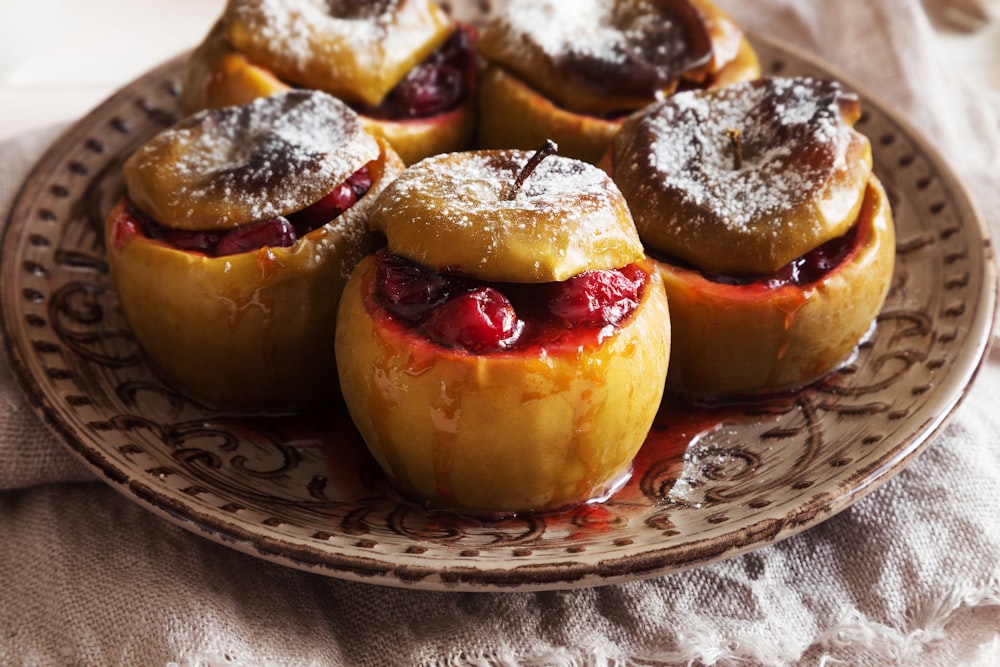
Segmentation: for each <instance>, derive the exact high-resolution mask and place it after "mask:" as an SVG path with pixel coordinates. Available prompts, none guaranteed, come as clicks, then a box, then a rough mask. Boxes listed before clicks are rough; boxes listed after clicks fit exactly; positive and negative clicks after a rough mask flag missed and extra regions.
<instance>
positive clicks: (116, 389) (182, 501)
mask: <svg viewBox="0 0 1000 667" xmlns="http://www.w3.org/2000/svg"><path fill="white" fill-rule="evenodd" d="M463 7H464V8H465V9H466V10H468V11H472V12H473V13H475V12H479V11H485V10H488V7H485V6H484V7H480V6H473V4H472V3H468V5H466V4H464V3H463ZM470 7H471V9H470ZM754 45H755V47H756V48H757V51H758V54H759V55H760V57H761V61H762V65H763V69H764V71H765V73H773V74H783V75H798V74H802V75H812V76H836V75H835V74H831V73H830V71H829V70H828V69H827V68H825V67H824V66H823V65H822V64H820V63H818V62H816V61H813V60H811V59H809V58H808V57H806V56H804V55H802V54H799V53H796V52H794V51H791V50H789V49H788V48H787V47H784V46H782V45H780V44H777V43H774V42H770V41H767V40H764V39H760V38H756V39H755V40H754ZM181 67H182V64H181V61H180V60H177V61H173V62H170V63H167V64H165V65H164V66H163V67H161V68H159V69H157V70H155V71H153V72H151V73H149V74H148V75H146V76H145V77H143V78H142V79H140V80H138V81H136V82H134V83H133V84H131V85H130V86H128V87H127V88H125V89H124V90H122V91H121V92H119V93H118V94H116V95H115V96H113V97H112V98H110V99H109V100H107V101H106V102H105V103H104V104H103V105H102V106H100V107H99V108H98V109H96V110H95V111H94V112H93V113H92V114H90V115H89V116H87V117H86V118H85V119H83V120H82V121H81V122H80V123H79V124H77V125H76V126H75V127H73V128H72V129H70V130H69V131H68V132H67V133H66V134H65V135H64V136H63V137H62V138H61V139H60V140H59V141H57V143H56V144H55V145H54V146H53V147H52V148H51V149H50V151H49V152H48V153H47V154H46V155H45V156H44V157H43V159H42V160H41V161H40V162H39V164H38V165H37V166H36V167H35V169H34V171H33V172H32V174H31V175H30V177H29V179H28V180H27V182H26V184H25V186H24V188H23V189H22V191H21V193H20V195H19V196H18V198H17V200H16V203H15V205H14V207H13V209H12V211H11V214H10V219H9V223H8V226H7V229H6V231H5V236H4V240H3V247H2V266H0V270H2V283H0V284H2V285H3V303H2V306H3V311H2V314H3V320H2V322H3V327H4V332H5V334H6V342H7V345H8V349H9V352H10V357H11V360H12V365H13V367H14V370H15V372H16V373H17V375H18V377H19V379H20V380H21V381H22V384H23V386H24V388H25V390H26V391H27V393H28V394H29V395H30V396H31V398H32V399H33V402H34V403H35V404H36V405H37V406H38V409H39V412H40V414H41V415H42V416H43V418H44V419H45V420H46V422H47V423H49V424H50V425H51V426H52V427H53V428H54V430H55V431H57V433H58V435H59V436H60V437H61V438H62V439H63V440H64V441H65V442H66V444H67V445H68V447H69V448H70V449H71V450H72V451H74V452H76V453H77V454H78V455H80V456H81V457H82V458H83V459H84V460H85V461H86V462H87V463H88V464H89V465H90V466H92V467H93V468H94V469H95V470H97V471H98V472H100V473H101V474H102V475H103V477H104V478H105V479H107V480H108V481H109V483H110V484H112V485H113V486H114V487H115V488H117V489H118V490H119V491H121V492H122V493H123V494H125V495H126V496H128V497H130V498H132V499H133V500H135V501H137V502H139V503H140V504H142V505H143V506H145V507H147V508H148V509H150V510H152V511H153V512H156V513H157V514H159V515H161V516H163V517H166V518H167V519H169V520H171V521H174V522H177V523H179V524H180V525H183V526H185V527H188V528H190V529H192V530H193V531H195V532H197V533H198V534H201V535H206V536H208V537H210V538H212V539H215V540H217V541H219V542H220V543H223V544H226V545H229V546H231V547H234V548H236V549H239V550H241V551H244V552H246V553H250V554H252V555H255V556H258V557H262V558H266V559H269V560H272V561H274V562H278V563H281V564H284V565H288V566H292V567H296V568H300V569H303V570H309V571H313V572H318V573H323V574H328V575H332V576H338V577H343V578H347V579H351V580H357V581H371V582H375V583H380V584H388V585H395V586H406V587H416V588H424V589H440V590H509V589H518V590H538V589H558V588H572V587H579V586H589V585H597V584H603V583H610V582H618V581H625V580H629V579H634V578H639V577H648V576H653V575H657V574H663V573H668V572H673V571H677V570H680V569H684V568H688V567H693V566H696V565H699V564H702V563H706V562H710V561H713V560H717V559H720V558H725V557H728V556H732V555H735V554H738V553H741V552H744V551H748V550H751V549H754V548H757V547H760V546H763V545H766V544H770V543H772V542H774V541H776V540H779V539H782V538H784V537H787V536H789V535H792V534H794V533H795V532H797V531H800V530H803V529H805V528H808V527H809V526H812V525H814V524H816V523H818V522H819V521H822V520H823V519H825V518H827V517H828V516H830V515H832V514H833V513H835V512H837V511H839V510H841V509H843V508H845V507H847V506H848V505H850V504H851V503H852V502H854V501H855V500H857V499H858V498H859V497H861V496H862V495H863V494H865V493H867V492H869V491H870V490H872V489H874V488H876V487H877V486H878V485H879V484H881V483H882V482H884V481H885V480H886V479H888V478H889V477H891V475H892V474H893V473H895V472H897V471H898V470H899V469H900V468H901V466H903V465H905V463H906V462H908V461H909V460H911V459H912V458H913V457H914V456H915V455H916V454H917V453H919V452H920V451H921V450H922V449H923V448H924V447H926V446H927V444H928V442H929V438H930V436H931V435H932V434H934V433H935V432H937V430H938V429H940V427H941V426H942V425H943V423H944V421H945V419H946V418H947V416H948V415H949V414H950V412H951V411H952V410H953V409H954V408H955V406H956V405H957V404H958V402H959V401H960V400H961V397H962V395H963V394H964V392H965V391H966V389H967V384H968V382H969V381H970V380H971V378H972V377H973V376H974V375H975V372H976V369H977V368H978V365H979V364H980V363H981V361H982V357H983V354H984V351H985V346H986V342H987V340H988V338H989V329H990V326H991V323H992V318H993V312H994V309H995V307H996V294H995V269H994V266H993V254H992V248H991V245H990V242H989V239H988V237H987V234H986V232H985V227H984V225H983V223H982V221H981V220H980V218H979V217H978V215H977V213H976V211H975V210H974V207H973V206H972V205H971V204H970V202H969V200H968V197H967V196H966V195H965V193H964V190H963V189H962V187H961V185H960V184H959V183H958V182H957V181H956V179H955V177H954V176H953V175H952V174H951V172H950V171H949V170H948V168H947V166H946V165H945V164H944V163H943V161H942V159H941V158H940V156H939V155H938V154H937V153H935V152H934V150H933V149H932V148H931V145H930V143H929V142H928V141H926V140H925V139H923V138H922V137H921V136H920V135H919V133H918V132H917V131H916V130H914V129H913V128H912V127H910V126H909V125H908V124H907V123H906V122H905V121H904V120H902V119H901V117H899V116H898V115H896V114H895V113H893V112H892V110H891V109H889V108H887V107H885V106H884V105H882V104H881V103H880V102H879V101H878V100H877V99H875V98H872V97H871V96H865V95H864V94H863V92H862V91H859V92H862V106H863V108H864V109H865V113H864V115H863V117H862V118H861V120H860V121H859V123H858V129H859V130H861V131H862V132H865V133H866V134H868V135H869V136H870V137H871V138H872V141H873V145H874V152H875V170H876V173H877V174H878V175H879V177H880V179H881V180H882V182H883V183H884V184H885V186H886V188H887V191H888V193H889V196H890V199H891V202H892V205H893V209H894V213H895V218H896V222H897V229H898V246H897V270H896V273H895V276H894V279H893V283H892V287H891V290H890V294H889V297H888V299H887V302H886V305H885V308H884V309H883V311H882V313H881V315H880V316H879V318H878V320H877V322H876V324H875V326H874V327H873V329H872V331H871V332H870V335H869V336H868V338H867V339H866V340H865V342H864V343H863V344H862V345H861V346H860V348H859V350H858V352H857V355H856V358H854V359H852V360H851V361H850V362H849V363H847V364H845V365H844V366H843V367H842V368H840V369H839V370H838V371H837V372H836V373H834V374H832V375H830V376H829V377H827V378H825V379H824V380H823V381H821V382H818V383H816V384H815V385H813V386H811V387H809V388H807V389H804V390H802V391H800V392H797V393H795V394H790V395H784V396H775V397H772V398H770V399H767V400H761V401H757V402H752V403H744V404H739V405H727V406H717V407H714V408H711V407H705V406H698V407H693V406H685V405H681V404H679V403H677V402H676V401H672V400H667V401H666V402H665V403H664V407H663V409H662V410H661V413H660V415H659V416H658V418H657V421H656V424H655V425H654V428H653V430H652V432H651V433H650V436H649V438H648V440H647V442H646V445H645V446H644V447H643V449H642V451H641V452H640V453H639V456H638V457H637V459H636V462H635V465H634V471H633V474H632V477H631V479H630V480H629V481H628V482H627V483H626V484H625V485H624V486H623V487H621V488H620V489H618V490H617V491H616V492H615V493H614V494H613V495H611V497H609V498H607V499H605V500H604V502H602V503H598V504H590V505H584V506H581V507H576V508H570V509H567V510H566V511H565V512H561V513H552V514H547V515H541V516H532V517H522V518H502V519H497V520H495V521H482V520H472V519H468V518H464V517H459V516H455V515H452V514H448V513H444V512H437V511H430V510H427V509H426V508H423V507H421V506H420V505H417V504H414V503H411V502H409V501H407V500H406V499H404V498H400V497H399V496H398V495H397V494H396V493H395V492H394V491H393V490H392V488H391V486H390V485H389V484H388V483H387V482H386V480H385V479H384V478H383V476H382V474H381V472H380V471H379V468H378V466H377V465H376V464H375V463H374V462H373V461H372V460H371V458H370V457H369V455H368V453H367V451H366V450H365V449H364V447H363V445H362V443H361V442H360V440H359V437H358V435H357V434H356V432H355V431H354V429H353V427H352V426H351V424H350V421H349V419H348V417H347V415H346V412H345V411H343V410H342V409H340V410H337V409H334V410H332V411H330V412H328V413H327V414H325V415H301V416H297V417H284V418H257V417H255V418H249V417H239V416H235V415H226V414H219V413H215V412H211V411H207V410H205V409H204V408H202V407H200V406H199V405H197V404H195V403H193V402H191V401H190V400H188V399H187V398H185V397H184V396H183V395H181V394H179V393H177V392H175V391H173V390H172V389H170V388H169V387H167V386H166V385H164V384H163V383H162V382H161V381H160V380H159V379H158V378H157V377H156V376H155V375H154V374H153V373H152V372H151V371H150V369H149V368H148V366H147V365H146V364H145V362H144V361H143V358H142V354H141V351H140V349H139V347H138V345H137V344H136V342H135V340H134V339H133V338H132V336H131V334H130V332H129V329H128V325H127V323H126V322H125V321H124V319H123V318H122V316H121V313H120V312H119V311H118V310H117V307H116V305H117V304H116V299H115V296H114V292H113V290H112V287H111V282H110V278H109V276H108V273H107V267H106V264H105V263H104V260H103V248H102V247H101V234H100V229H101V223H102V221H103V218H104V216H105V215H106V214H107V212H108V211H109V210H110V209H111V206H112V205H113V203H114V202H115V201H116V200H117V199H118V197H119V196H120V195H121V193H122V191H123V185H122V179H121V176H120V173H121V164H122V162H123V161H124V159H125V158H127V157H128V155H129V154H131V152H132V151H134V150H135V148H136V147H137V146H138V145H140V144H141V143H142V142H143V141H144V140H145V139H147V138H148V137H149V136H151V135H152V134H153V133H154V132H156V131H157V130H159V129H160V128H162V127H164V126H165V125H168V124H170V123H171V122H173V121H174V120H176V118H177V117H178V113H179V112H178V78H179V75H180V71H181ZM849 87H850V86H849Z"/></svg>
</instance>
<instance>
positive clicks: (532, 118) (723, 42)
mask: <svg viewBox="0 0 1000 667" xmlns="http://www.w3.org/2000/svg"><path fill="white" fill-rule="evenodd" d="M478 49H479V52H480V53H481V54H482V56H483V57H484V58H485V60H486V61H487V63H488V66H487V68H486V70H485V72H484V73H483V76H482V80H481V87H480V125H479V144H480V146H481V147H483V148H504V147H514V148H531V147H533V146H537V145H538V144H540V143H541V141H542V140H544V139H546V138H552V139H554V140H555V141H557V142H558V143H559V146H560V150H561V151H562V152H563V154H565V155H569V156H571V157H576V158H579V159H583V160H587V161H588V162H597V161H598V160H599V159H600V157H601V156H602V155H603V153H604V150H605V148H606V147H607V144H608V141H609V140H610V139H611V137H612V135H613V134H614V133H615V131H617V129H618V127H619V126H620V125H621V123H622V121H623V120H624V118H625V116H627V115H628V114H629V113H631V112H633V111H635V110H637V109H640V108H642V107H644V106H646V105H647V104H651V103H653V102H656V101H657V100H660V99H663V97H665V96H667V95H670V94H672V93H673V92H675V91H677V90H683V89H689V88H716V87H721V86H725V85H728V84H729V83H733V82H736V81H744V80H747V79H752V78H756V77H757V76H759V75H760V66H759V64H758V61H757V57H756V54H755V53H754V51H753V49H752V47H751V46H750V43H749V42H748V41H747V40H746V38H745V37H744V36H743V32H742V31H741V30H740V29H739V27H738V26H737V25H736V23H735V22H734V21H733V20H732V19H731V18H730V17H729V16H727V15H726V14H725V13H723V12H722V11H721V10H720V9H719V8H717V7H716V6H715V5H713V4H712V3H711V2H710V1H709V0H670V1H658V2H650V1H649V0H575V1H573V2H569V1H567V0H512V1H511V2H510V3H509V6H508V7H507V10H506V11H505V12H502V13H499V14H497V15H496V16H495V17H494V19H493V20H492V21H491V22H490V23H489V24H488V25H487V26H486V28H485V29H484V30H483V34H482V38H481V40H480V42H479V45H478Z"/></svg>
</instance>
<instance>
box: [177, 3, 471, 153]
mask: <svg viewBox="0 0 1000 667" xmlns="http://www.w3.org/2000/svg"><path fill="white" fill-rule="evenodd" d="M475 38H476V32H475V30H474V29H473V28H471V27H470V26H467V25H463V24H459V23H456V22H454V21H452V20H451V19H450V18H449V17H448V16H447V14H445V12H444V11H443V10H442V9H441V8H440V7H439V6H438V5H437V4H435V3H434V2H430V1H429V0H405V1H400V0H375V1H371V0H367V1H366V0H337V1H327V0H229V2H228V4H227V5H226V9H225V11H224V12H223V15H222V17H221V18H220V19H219V21H218V22H217V23H216V25H215V26H214V27H213V28H212V30H211V31H210V33H209V34H208V36H207V37H206V38H205V41H204V42H203V43H202V44H201V46H199V47H198V49H197V50H196V51H195V52H194V54H193V55H192V57H191V60H190V63H189V65H188V69H187V74H186V77H185V81H184V84H183V94H182V105H183V107H184V109H185V111H187V112H189V113H190V112H193V111H196V110H199V109H204V108H211V107H219V106H229V105H235V104H245V103H247V102H249V101H250V100H252V99H254V98H256V97H260V96H264V95H270V94H273V93H275V92H282V91H287V90H290V89H291V88H293V87H298V88H309V89H316V90H322V91H324V92H327V93H330V94H331V95H334V96H336V97H338V98H339V99H342V100H344V101H345V102H347V103H348V104H349V105H351V107H352V108H353V109H354V110H355V111H357V112H358V113H359V115H360V116H361V118H362V121H363V122H364V123H365V125H366V126H367V127H368V128H369V129H370V130H371V131H373V132H375V133H376V134H379V135H381V136H384V137H385V138H386V139H388V141H389V143H390V144H392V146H393V148H394V149H395V150H396V152H397V153H398V154H399V155H400V156H401V157H402V158H403V160H404V161H405V162H407V163H412V162H415V161H417V160H419V159H420V158H422V157H426V156H428V155H433V154H436V153H440V152H445V151H454V150H459V149H462V148H467V147H468V144H469V142H470V141H471V140H472V135H473V131H474V126H475V97H476V95H475V89H476V79H477V77H476V63H475V57H474V53H473V50H474V43H475Z"/></svg>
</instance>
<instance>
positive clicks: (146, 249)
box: [105, 91, 403, 411]
mask: <svg viewBox="0 0 1000 667" xmlns="http://www.w3.org/2000/svg"><path fill="white" fill-rule="evenodd" d="M402 169H403V164H402V162H401V161H400V159H399V158H398V157H397V156H396V155H395V153H394V152H393V151H392V149H391V148H390V147H389V146H388V144H386V143H385V142H384V141H382V140H379V139H376V138H375V137H373V136H371V135H370V134H369V133H367V132H366V131H365V130H364V128H363V127H362V125H361V122H360V121H359V120H358V118H357V115H356V114H355V113H354V112H353V111H351V110H350V109H349V108H348V107H347V106H345V105H344V104H343V103H341V102H340V101H338V100H336V99H335V98H333V97H330V96H329V95H326V94H324V93H316V92H310V91H293V92H289V93H284V94H279V95H275V96H272V97H268V98H260V99H257V100H255V101H254V102H252V103H250V104H249V105H246V106H241V107H224V108H220V109H213V110H208V111H204V112H200V113H197V114H194V115H192V116H189V117H187V118H186V119H184V120H182V121H180V122H179V123H178V124H177V125H175V126H173V127H171V128H168V129H167V130H165V131H163V132H161V133H160V134H158V135H156V136H155V137H153V138H152V139H151V140H150V141H149V142H147V143H146V144H144V145H143V146H142V147H140V148H139V149H138V150H137V151H136V152H135V153H134V154H133V155H132V156H131V157H130V158H129V159H128V161H127V162H126V163H125V167H124V173H125V182H126V186H127V195H126V196H125V197H124V198H123V199H122V200H121V201H120V202H119V203H118V204H117V206H116V207H115V208H114V210H113V211H112V212H111V214H110V215H109V217H108V219H107V222H106V225H105V243H106V248H107V255H108V263H109V267H110V270H111V275H112V278H113V279H114V284H115V287H116V289H117V292H118V297H119V301H120V303H121V308H122V311H123V313H124V315H125V318H126V319H127V320H128V322H129V324H130V326H131V328H132V331H133V333H134V335H135V337H136V339H137V340H138V341H139V343H140V345H141V346H142V348H143V350H144V352H145V354H146V357H147V358H148V360H149V363H150V365H151V366H152V367H153V368H154V369H155V370H156V371H157V372H158V373H159V374H160V375H161V376H162V377H163V378H164V379H166V380H167V381H168V382H170V383H171V384H172V385H174V386H176V387H177V388H179V389H181V390H182V391H184V392H185V393H186V394H188V395H190V396H191V397H193V398H195V399H197V400H199V401H201V402H203V403H205V404H207V405H210V406H213V407H219V408H227V409H229V408H232V409H243V410H258V411H282V410H289V409H295V408H298V407H303V406H307V405H313V404H319V403H322V402H325V401H328V400H330V399H331V398H332V397H334V396H336V394H337V387H336V381H335V377H336V369H335V367H334V356H333V353H332V351H331V350H329V344H328V342H327V341H328V339H329V337H330V336H331V335H332V332H333V330H334V326H335V320H336V314H337V308H338V305H339V297H340V292H341V290H342V289H343V285H344V283H345V282H346V280H347V277H348V275H349V274H350V272H351V270H352V269H353V268H354V266H355V264H356V263H357V262H358V260H360V259H361V258H362V257H363V256H364V255H366V254H368V253H370V252H371V251H372V250H373V249H374V248H375V247H377V245H378V237H377V236H376V235H375V234H373V233H372V232H371V231H370V230H369V229H368V224H367V214H368V210H369V209H370V207H371V204H372V202H373V201H374V199H375V196H376V195H377V194H378V193H379V192H380V191H381V190H382V189H383V188H384V187H385V185H386V183H388V182H389V181H391V180H392V178H394V177H395V176H396V175H397V174H398V173H400V172H401V171H402Z"/></svg>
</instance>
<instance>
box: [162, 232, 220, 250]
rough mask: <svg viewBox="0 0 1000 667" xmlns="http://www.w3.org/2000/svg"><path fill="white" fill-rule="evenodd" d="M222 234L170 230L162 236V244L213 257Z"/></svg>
mask: <svg viewBox="0 0 1000 667" xmlns="http://www.w3.org/2000/svg"><path fill="white" fill-rule="evenodd" d="M220 238H222V234H220V233H219V232H206V231H194V230H189V229H170V230H168V231H167V233H166V234H164V235H163V241H164V243H169V244H170V245H172V246H174V247H175V248H179V249H181V250H187V251H189V252H200V253H204V254H206V255H214V254H215V247H216V245H218V243H219V239H220Z"/></svg>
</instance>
